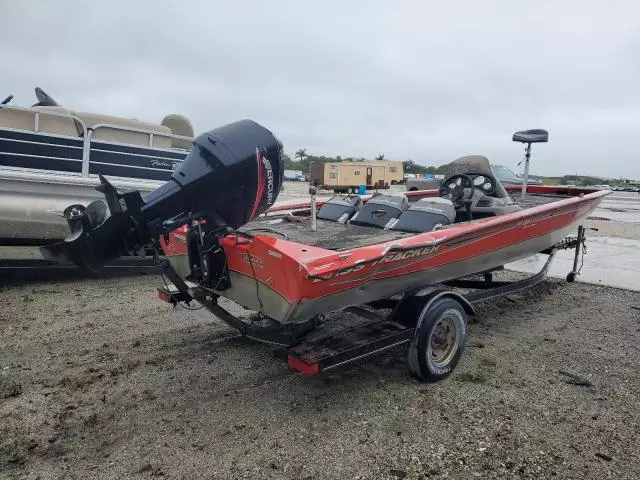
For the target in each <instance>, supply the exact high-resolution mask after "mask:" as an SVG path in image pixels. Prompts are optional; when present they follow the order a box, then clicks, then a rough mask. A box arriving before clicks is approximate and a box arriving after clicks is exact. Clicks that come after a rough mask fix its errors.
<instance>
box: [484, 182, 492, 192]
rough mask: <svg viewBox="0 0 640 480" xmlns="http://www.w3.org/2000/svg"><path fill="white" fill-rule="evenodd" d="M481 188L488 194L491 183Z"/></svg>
mask: <svg viewBox="0 0 640 480" xmlns="http://www.w3.org/2000/svg"><path fill="white" fill-rule="evenodd" d="M482 188H484V189H485V190H486V191H487V192H488V191H489V190H491V183H489V182H487V183H485V184H484V185H483V186H482Z"/></svg>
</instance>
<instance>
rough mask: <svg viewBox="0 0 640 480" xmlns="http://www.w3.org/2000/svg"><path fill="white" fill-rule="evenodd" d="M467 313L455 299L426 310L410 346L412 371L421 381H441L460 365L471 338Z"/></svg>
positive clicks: (439, 301) (434, 304)
mask: <svg viewBox="0 0 640 480" xmlns="http://www.w3.org/2000/svg"><path fill="white" fill-rule="evenodd" d="M467 319H468V317H467V314H466V312H465V311H464V308H463V307H462V305H460V303H459V302H457V301H456V300H454V299H452V298H447V297H445V298H441V299H439V300H436V301H435V302H434V303H433V305H431V306H429V308H428V309H427V310H426V311H424V310H423V311H422V312H421V314H420V318H418V323H417V327H416V333H415V335H414V337H413V339H412V340H411V344H410V346H409V355H408V356H409V358H408V361H409V370H410V371H411V373H412V374H413V375H414V376H415V377H417V378H418V379H420V380H423V381H425V382H437V381H439V380H443V379H445V378H446V377H448V376H449V375H450V374H451V372H453V369H454V368H455V367H456V365H457V364H458V361H459V360H460V357H461V356H462V353H463V352H464V346H465V342H466V338H467Z"/></svg>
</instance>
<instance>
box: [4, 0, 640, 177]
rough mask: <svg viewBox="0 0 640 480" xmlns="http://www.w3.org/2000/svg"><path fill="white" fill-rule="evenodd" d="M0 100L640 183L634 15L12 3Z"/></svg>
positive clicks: (548, 6)
mask: <svg viewBox="0 0 640 480" xmlns="http://www.w3.org/2000/svg"><path fill="white" fill-rule="evenodd" d="M2 3H3V8H2V12H3V14H2V17H3V20H4V21H3V22H2V27H1V28H0V62H1V63H0V64H1V65H2V73H1V74H0V96H2V97H3V98H4V96H6V95H8V94H10V93H13V94H15V95H16V99H15V100H14V101H15V102H16V103H17V104H22V105H27V104H29V105H30V104H31V103H33V102H34V94H33V87H35V86H40V87H42V88H43V89H44V90H45V91H47V92H48V93H49V94H50V95H51V96H53V97H54V98H55V99H56V100H57V101H58V102H59V103H61V104H64V105H65V106H67V107H68V108H71V109H74V110H79V111H97V112H101V113H109V114H113V115H123V116H133V117H136V118H139V119H141V120H146V121H155V122H159V121H160V120H161V119H162V117H163V116H164V115H165V114H167V113H170V112H171V113H182V114H185V115H187V116H188V117H190V118H191V120H192V122H193V124H194V126H195V128H196V131H204V130H207V129H210V128H214V127H216V126H218V125H221V124H224V123H228V122H231V121H234V120H237V119H240V118H246V117H249V118H252V119H254V120H256V121H258V122H260V123H262V124H264V125H265V126H267V127H268V128H270V129H271V130H272V131H273V132H274V133H275V134H276V135H278V136H279V137H280V138H281V139H282V141H283V142H284V143H285V149H286V151H287V152H289V153H293V152H294V151H295V150H296V149H298V148H300V147H304V148H307V150H308V152H309V153H313V154H317V155H322V154H326V155H343V156H364V157H373V156H375V155H377V154H378V153H384V154H385V156H386V158H389V159H398V160H405V159H413V160H414V161H416V162H418V163H423V164H427V165H429V164H435V165H439V164H442V163H446V162H448V161H450V160H453V159H454V158H456V157H458V156H461V155H464V154H469V153H478V154H484V155H487V156H488V157H489V158H490V160H492V161H493V162H495V163H501V164H503V165H507V166H509V167H512V168H514V169H515V168H516V164H517V163H518V161H519V160H520V158H521V155H522V148H521V146H520V144H515V143H512V142H511V134H512V132H513V131H514V130H519V129H525V128H546V129H548V130H549V132H550V142H549V143H548V144H546V145H540V146H535V147H534V152H533V154H534V156H533V163H532V170H533V172H534V173H538V174H547V175H560V174H563V173H575V172H578V173H580V174H594V175H610V176H616V177H619V176H629V177H635V178H640V154H639V153H638V149H639V148H640V145H638V142H639V141H640V135H639V133H640V94H639V92H640V28H639V24H640V20H638V19H639V18H640V3H639V2H637V1H614V2H605V1H599V2H596V1H589V0H582V1H543V0H539V1H536V2H531V1H527V2H519V1H507V0H504V1H501V2H498V1H488V0H483V1H472V0H470V1H449V2H442V1H416V2H409V1H391V0H390V1H372V0H368V1H351V2H347V1H328V0H324V1H323V2H314V3H313V5H311V2H305V1H299V0H298V1H290V2H285V1H279V0H270V1H268V2H263V1H236V2H213V1H200V2H196V1H186V0H183V1H180V2H177V1H170V2H165V1H159V0H155V1H154V2H146V1H145V2H132V1H114V0H110V1H105V2H86V1H77V2H70V1H57V0H49V1H45V0H41V1H29V0H4V1H3V2H2Z"/></svg>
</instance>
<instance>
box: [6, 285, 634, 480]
mask: <svg viewBox="0 0 640 480" xmlns="http://www.w3.org/2000/svg"><path fill="white" fill-rule="evenodd" d="M505 275H513V274H510V273H506V274H505ZM159 284H160V280H159V278H157V277H155V276H137V277H127V278H118V279H103V280H100V279H89V280H83V281H49V282H47V281H42V282H40V283H24V284H20V283H19V282H18V283H17V284H13V285H8V284H6V282H5V284H4V285H2V286H1V288H2V291H1V292H0V478H3V479H4V478H28V479H36V478H39V479H42V480H45V479H50V478H70V479H71V478H78V479H86V478H113V479H121V478H151V477H157V478H160V477H163V478H171V479H173V478H177V479H180V478H184V479H194V478H212V479H213V478H260V479H265V478H287V479H305V478H308V479H315V478H350V479H356V478H376V479H378V478H379V479H384V478H389V479H403V478H407V479H414V478H415V479H417V478H476V477H478V478H534V477H535V478H541V477H552V476H553V477H555V478H578V477H579V478H594V479H595V478H597V479H601V478H629V479H632V478H640V456H639V451H638V445H637V442H638V438H639V434H640V375H639V374H638V371H640V356H639V355H638V353H639V351H638V350H639V345H640V342H639V340H640V310H638V307H640V298H639V296H638V293H637V292H629V291H625V290H617V289H610V288H605V287H598V286H592V285H586V284H572V285H569V284H566V283H563V282H559V281H549V282H546V283H544V284H542V285H540V286H538V287H537V288H535V289H534V290H532V291H530V292H528V293H525V294H522V295H512V296H510V297H508V298H503V299H502V300H500V301H498V302H495V303H493V304H486V305H484V306H482V308H481V310H480V314H479V315H478V316H477V317H476V319H475V321H474V322H473V323H472V324H471V325H470V334H469V340H468V350H467V352H466V353H465V356H464V357H463V360H462V362H461V364H460V365H459V367H458V369H457V370H456V372H455V373H454V375H453V376H452V377H450V378H449V379H448V380H446V381H444V382H441V383H438V384H421V383H419V382H417V381H415V380H413V379H412V378H411V377H410V376H409V374H408V373H407V368H406V364H405V358H404V355H405V351H404V350H403V349H399V350H397V351H395V352H391V353H386V354H382V355H380V356H378V357H376V358H375V359H373V360H369V361H367V362H365V363H363V364H361V365H356V366H350V367H348V368H347V367H345V368H343V369H342V370H340V371H336V372H333V373H331V374H324V375H321V376H317V377H303V376H301V375H299V374H296V373H293V372H292V371H291V370H289V369H288V367H287V366H286V365H284V364H283V363H282V362H281V360H278V359H277V358H275V357H274V356H273V355H272V352H271V350H270V348H269V347H266V346H263V345H259V344H255V343H253V342H251V341H248V340H245V339H242V338H240V337H238V336H237V335H236V334H235V332H234V331H232V330H230V329H229V328H227V327H226V326H224V325H222V324H221V323H220V322H219V321H218V320H216V319H215V318H214V317H212V316H210V315H208V314H207V313H205V312H204V311H203V310H199V311H187V310H181V309H178V310H173V309H172V308H171V307H169V306H167V305H166V304H164V303H162V302H160V301H158V300H156V299H154V297H153V293H154V288H155V287H156V286H158V285H159ZM634 307H635V308H634ZM561 372H566V373H569V374H575V375H578V376H580V379H579V380H576V379H575V378H573V377H570V376H568V375H566V374H564V373H561ZM572 382H573V383H572ZM580 383H586V384H587V385H580Z"/></svg>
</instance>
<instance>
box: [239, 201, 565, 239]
mask: <svg viewBox="0 0 640 480" xmlns="http://www.w3.org/2000/svg"><path fill="white" fill-rule="evenodd" d="M563 198H567V197H566V196H560V195H527V196H526V197H525V199H524V201H521V200H520V196H519V195H517V196H515V197H514V200H515V201H516V202H517V203H518V204H519V205H521V206H522V208H523V209H526V208H531V207H535V206H537V205H543V204H546V203H551V202H555V201H558V200H561V199H563ZM472 221H473V220H472ZM317 222H318V225H317V229H316V231H313V230H311V219H310V218H309V217H301V216H295V215H290V214H285V215H273V216H267V217H260V218H258V219H256V220H253V221H252V222H249V223H248V224H246V225H245V226H243V227H242V228H240V231H242V232H246V233H250V234H254V235H255V234H258V233H259V234H261V235H273V236H275V237H278V238H284V239H285V240H290V241H292V242H297V243H303V244H305V245H311V246H314V247H319V248H325V249H327V250H336V251H343V250H349V249H352V248H358V247H365V246H368V245H375V244H377V243H382V242H388V241H392V240H398V239H401V238H407V237H410V236H413V235H415V234H414V233H405V232H399V231H394V230H383V229H380V228H375V227H365V226H360V225H351V224H342V223H337V222H331V221H327V220H320V219H318V220H317ZM459 224H460V222H457V223H454V224H451V225H445V226H443V227H442V228H451V227H454V226H457V225H459Z"/></svg>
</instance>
